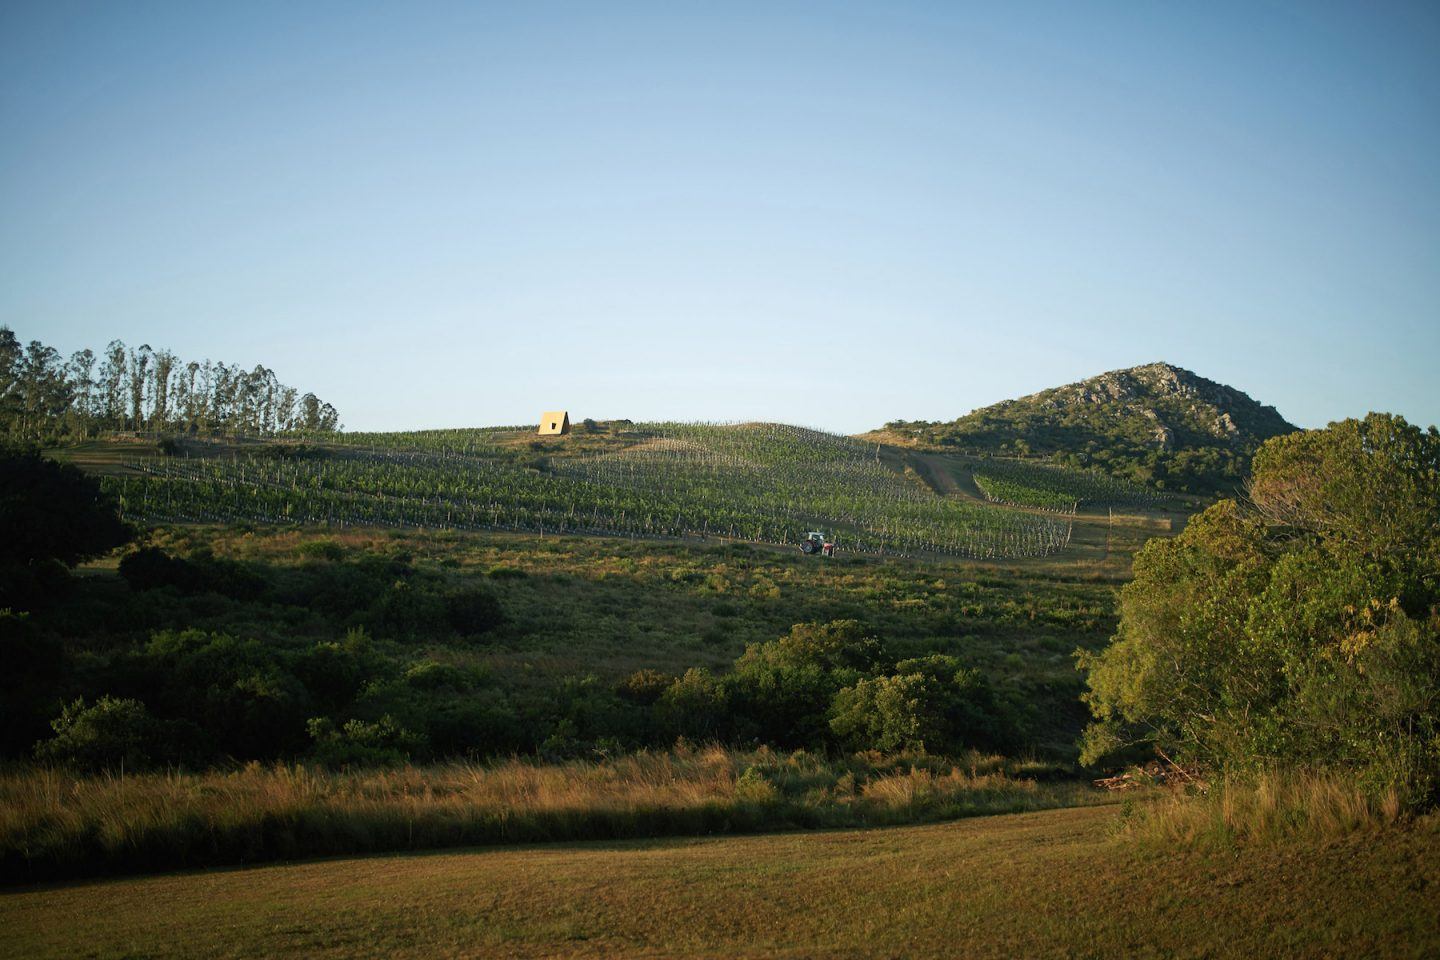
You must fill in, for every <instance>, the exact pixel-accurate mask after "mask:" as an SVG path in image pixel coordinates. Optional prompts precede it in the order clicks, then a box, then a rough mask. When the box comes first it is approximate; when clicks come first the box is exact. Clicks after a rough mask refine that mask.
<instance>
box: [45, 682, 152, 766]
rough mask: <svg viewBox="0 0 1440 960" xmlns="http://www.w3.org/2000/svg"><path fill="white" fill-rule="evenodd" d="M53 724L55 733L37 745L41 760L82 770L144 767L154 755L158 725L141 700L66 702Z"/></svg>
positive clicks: (101, 699) (103, 699)
mask: <svg viewBox="0 0 1440 960" xmlns="http://www.w3.org/2000/svg"><path fill="white" fill-rule="evenodd" d="M51 727H52V728H53V729H54V731H55V736H54V737H52V738H51V739H49V740H44V741H41V742H40V743H38V744H36V745H35V756H36V758H37V759H39V760H43V761H48V762H51V763H61V764H65V765H68V766H73V767H77V768H79V769H82V770H91V771H95V770H120V769H125V770H141V769H144V768H145V767H147V766H149V765H150V764H151V763H152V761H153V760H154V759H155V758H154V756H153V755H152V752H151V751H152V750H154V748H155V747H154V743H155V740H156V733H157V725H156V723H155V720H154V718H152V717H151V716H150V713H149V711H147V710H146V709H145V704H143V703H141V702H140V701H138V700H122V699H116V698H114V697H101V698H100V699H99V700H97V701H96V702H95V703H94V704H92V705H89V706H87V705H86V704H85V701H84V700H83V699H80V700H76V701H74V702H73V703H70V704H67V705H66V706H65V708H64V709H63V710H62V711H61V712H60V716H58V717H56V718H55V720H54V722H53V723H52V724H51Z"/></svg>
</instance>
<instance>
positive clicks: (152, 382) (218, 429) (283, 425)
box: [0, 327, 340, 442]
mask: <svg viewBox="0 0 1440 960" xmlns="http://www.w3.org/2000/svg"><path fill="white" fill-rule="evenodd" d="M338 429H340V414H339V412H338V411H336V409H335V408H334V407H333V406H331V405H330V404H329V403H326V402H324V401H323V400H321V399H320V398H319V397H317V396H315V394H313V393H304V394H301V393H300V391H299V390H298V389H296V388H295V387H291V386H286V385H285V384H283V383H281V382H280V380H279V378H278V377H276V376H275V372H274V371H273V370H271V369H269V368H268V367H265V366H264V365H261V364H257V365H256V366H255V368H254V369H251V370H246V369H245V368H244V367H242V366H240V365H239V364H227V363H223V362H215V361H211V360H204V361H197V360H190V361H186V360H184V359H182V358H181V357H178V356H176V355H175V354H174V353H171V352H170V351H169V350H155V349H152V348H151V347H150V345H149V344H142V345H141V346H139V347H135V348H130V347H127V346H126V345H125V344H124V343H122V342H121V341H119V340H112V341H111V342H110V343H109V345H108V346H106V348H105V350H104V351H103V352H102V353H100V354H96V353H95V352H94V351H93V350H90V349H88V348H87V349H84V350H78V351H76V352H75V353H73V354H71V355H70V358H69V359H68V360H67V359H66V358H65V357H64V356H63V355H62V354H61V353H60V352H59V351H58V350H56V349H55V348H54V347H49V346H46V345H45V344H44V343H41V342H40V341H39V340H31V341H30V342H29V344H27V345H23V346H22V345H21V343H20V340H19V338H18V337H16V336H15V332H14V331H13V330H11V329H10V328H9V327H0V435H4V436H6V437H9V438H11V439H15V440H20V441H24V442H41V441H51V440H58V439H66V438H72V439H78V438H86V437H93V436H97V435H99V434H102V433H106V432H113V431H135V432H146V433H157V434H158V433H185V434H194V435H212V434H217V433H227V434H249V435H269V434H275V433H287V432H291V431H318V432H333V431H336V430H338Z"/></svg>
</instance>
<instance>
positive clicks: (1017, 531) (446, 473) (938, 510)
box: [105, 423, 1071, 558]
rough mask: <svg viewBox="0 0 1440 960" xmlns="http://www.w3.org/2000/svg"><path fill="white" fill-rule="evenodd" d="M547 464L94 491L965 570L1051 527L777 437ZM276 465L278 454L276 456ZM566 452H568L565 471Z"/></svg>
mask: <svg viewBox="0 0 1440 960" xmlns="http://www.w3.org/2000/svg"><path fill="white" fill-rule="evenodd" d="M576 439H578V440H581V441H582V442H581V443H578V444H576V445H574V446H573V447H570V448H566V449H564V450H555V449H549V448H546V447H545V446H544V445H543V444H538V443H534V442H526V441H525V439H524V434H522V433H520V432H518V431H516V430H514V429H496V430H469V431H464V430H454V431H449V430H447V431H425V432H422V433H408V434H364V435H343V434H342V435H340V436H339V437H333V438H328V439H327V440H326V441H325V443H324V444H323V445H318V446H314V447H305V448H301V449H300V452H299V453H296V454H293V455H285V456H277V455H273V453H272V452H271V450H269V449H267V448H266V447H263V446H262V447H260V448H259V449H258V451H256V452H252V453H249V454H237V455H236V456H231V457H184V456H172V457H163V458H159V457H157V458H147V459H143V460H137V461H134V462H132V463H130V464H129V466H130V467H131V468H132V470H133V471H134V472H133V473H132V474H130V475H125V476H114V477H107V478H105V482H106V484H107V485H108V486H109V488H110V489H111V491H112V492H113V493H115V494H116V495H117V496H118V497H119V498H120V501H121V505H122V509H123V510H124V512H125V513H126V515H127V516H130V517H133V518H137V519H142V520H147V521H161V522H177V521H178V522H233V521H249V522H262V523H305V524H328V525H335V526H392V527H424V528H433V529H461V530H474V529H492V530H513V531H522V532H530V533H537V534H542V535H543V534H552V533H553V534H594V535H619V536H632V537H719V538H730V539H739V540H747V541H752V542H758V543H772V544H787V543H793V542H795V539H796V537H797V536H799V535H801V534H802V533H803V532H804V531H805V530H809V529H817V528H818V529H824V530H826V531H828V532H830V533H832V534H834V535H836V536H838V538H839V542H840V544H841V547H842V549H844V550H846V551H851V552H858V553H868V554H900V555H909V554H938V555H947V556H960V557H968V558H1008V557H1033V556H1046V555H1049V554H1052V553H1055V552H1056V551H1058V550H1061V549H1063V548H1064V547H1065V546H1066V545H1067V544H1068V543H1069V539H1070V532H1071V518H1070V517H1069V516H1068V515H1061V516H1054V517H1048V516H1040V515H1036V514H1033V513H1028V512H1023V511H1017V510H1009V509H1005V508H1004V507H1001V506H993V505H986V504H978V503H974V502H965V501H962V500H958V499H953V498H944V497H941V496H938V495H936V494H934V493H933V492H931V491H930V490H928V489H926V488H925V487H923V486H921V485H920V484H918V483H915V482H912V481H911V480H908V479H907V478H905V477H904V476H902V475H900V474H898V473H896V472H895V471H893V470H891V469H890V468H888V467H886V466H885V465H884V464H882V463H881V462H880V461H879V460H878V459H877V457H876V452H875V448H874V447H872V446H869V445H867V444H862V443H860V442H858V441H855V440H851V439H849V438H846V437H840V436H835V435H832V434H827V433H822V432H819V431H815V430H807V429H803V428H799V427H790V426H785V425H780V424H734V425H712V424H681V423H656V424H640V425H629V428H628V429H627V430H626V431H625V432H624V433H623V434H622V435H618V436H613V437H610V438H608V439H607V440H606V442H604V443H594V444H590V445H588V446H587V445H586V444H585V443H584V442H583V441H584V438H583V437H580V438H576ZM275 449H279V448H275ZM571 451H578V452H579V455H573V453H572V452H571Z"/></svg>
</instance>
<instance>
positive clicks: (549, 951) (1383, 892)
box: [0, 806, 1440, 958]
mask: <svg viewBox="0 0 1440 960" xmlns="http://www.w3.org/2000/svg"><path fill="white" fill-rule="evenodd" d="M1118 816H1119V811H1118V808H1116V807H1114V806H1109V807H1091V808H1078V809H1067V810H1051V811H1046V812H1041V813H1032V814H1018V815H1013V816H998V817H985V818H978V819H972V820H964V821H959V822H954V823H948V824H941V825H930V826H922V827H902V828H891V829H877V830H863V831H837V832H822V833H790V834H783V835H771V836H750V837H726V838H707V839H698V840H697V839H682V840H666V841H658V842H657V841H645V842H630V843H586V844H573V845H553V846H531V847H523V848H510V849H499V850H494V849H491V850H472V851H464V852H452V853H437V854H428V855H418V856H398V857H396V856H389V857H383V856H377V857H367V858H359V859H346V860H328V861H321V862H310V863H301V864H290V865H280V866H267V867H258V868H253V869H237V870H222V871H215V872H205V873H188V874H174V875H167V876H159V877H148V878H139V879H125V880H114V881H102V882H90V883H81V884H74V885H66V886H57V887H48V888H38V889H26V890H11V891H7V892H4V893H0V930H3V935H0V953H3V954H4V955H5V956H13V957H34V958H38V957H201V956H204V957H212V956H224V957H271V956H286V955H288V956H319V957H437V956H475V957H491V956H493V957H530V956H581V957H589V956H649V957H661V956H664V957H669V956H711V957H733V956H780V957H820V956H836V957H960V956H965V957H1015V956H1028V957H1036V956H1097V957H1098V956H1186V957H1221V956H1232V957H1247V958H1249V957H1277V956H1367V957H1373V956H1397V957H1405V956H1409V957H1424V956H1430V957H1434V956H1437V955H1440V829H1437V827H1436V826H1435V824H1434V823H1433V821H1432V822H1430V823H1422V824H1421V825H1420V826H1417V827H1411V828H1407V829H1392V830H1390V831H1387V832H1384V833H1381V834H1372V835H1369V836H1365V835H1358V836H1352V837H1349V838H1346V839H1343V840H1338V841H1337V840H1330V841H1324V842H1303V843H1297V844H1291V845H1282V846H1274V847H1260V848H1255V849H1250V850H1247V851H1245V852H1243V853H1240V854H1237V853H1233V852H1210V853H1202V852H1197V851H1184V852H1163V851H1155V850H1153V849H1152V850H1148V851H1147V850H1144V849H1140V848H1137V847H1136V846H1135V845H1134V844H1132V843H1129V842H1126V841H1123V840H1120V839H1117V838H1116V837H1115V836H1114V834H1113V828H1114V825H1115V823H1116V820H1117V817H1118Z"/></svg>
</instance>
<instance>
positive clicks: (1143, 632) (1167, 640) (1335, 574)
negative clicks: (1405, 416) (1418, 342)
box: [1080, 414, 1440, 800]
mask: <svg viewBox="0 0 1440 960" xmlns="http://www.w3.org/2000/svg"><path fill="white" fill-rule="evenodd" d="M1253 490H1254V507H1253V508H1242V507H1241V506H1239V505H1237V504H1235V503H1233V502H1230V501H1224V502H1221V503H1219V504H1217V505H1216V506H1214V507H1211V508H1210V509H1209V510H1207V511H1206V512H1205V513H1203V514H1201V515H1200V516H1198V517H1196V518H1195V519H1194V520H1192V522H1191V523H1190V525H1189V526H1188V527H1187V528H1186V530H1185V531H1184V533H1183V534H1181V535H1180V536H1179V537H1177V538H1175V539H1174V540H1170V541H1162V540H1152V541H1151V542H1150V543H1149V544H1148V545H1147V546H1146V547H1145V549H1144V550H1142V551H1141V553H1140V555H1139V556H1138V557H1137V558H1136V562H1135V579H1134V581H1133V582H1132V583H1130V584H1129V585H1127V586H1126V587H1125V589H1124V591H1123V592H1122V595H1121V606H1120V628H1119V632H1118V634H1117V636H1116V638H1115V642H1114V644H1113V645H1112V646H1111V647H1110V648H1108V649H1107V650H1105V651H1104V652H1102V653H1099V654H1087V655H1082V656H1081V658H1080V662H1081V667H1082V669H1084V670H1085V671H1086V673H1087V681H1088V684H1089V688H1090V689H1089V693H1088V694H1087V700H1088V701H1089V703H1090V704H1091V707H1092V709H1093V710H1094V712H1095V715H1096V718H1097V727H1096V728H1095V729H1093V730H1092V731H1091V732H1090V733H1089V734H1088V735H1087V737H1086V741H1085V751H1084V759H1085V760H1086V761H1087V762H1092V761H1096V760H1099V759H1101V758H1102V757H1103V755H1104V753H1105V752H1107V751H1109V750H1110V749H1112V748H1114V747H1116V746H1117V745H1120V744H1124V743H1126V742H1129V741H1131V740H1134V739H1137V738H1138V739H1141V740H1144V741H1147V742H1153V743H1154V744H1156V745H1157V746H1159V747H1160V748H1161V749H1162V750H1164V751H1167V752H1172V753H1173V755H1174V756H1175V757H1176V758H1177V759H1179V760H1190V761H1195V762H1200V763H1203V764H1207V765H1210V766H1213V767H1216V768H1219V769H1223V770H1227V771H1239V770H1246V769H1251V770H1253V769H1259V768H1263V767H1268V766H1273V765H1276V764H1303V765H1309V766H1327V765H1335V766H1339V767H1344V768H1347V769H1350V770H1352V771H1355V772H1356V775H1357V776H1359V777H1360V778H1361V779H1362V780H1364V781H1366V782H1370V783H1372V784H1373V785H1374V786H1375V787H1376V788H1377V789H1380V788H1393V787H1395V786H1397V785H1398V786H1401V787H1403V788H1405V789H1406V790H1407V791H1408V792H1409V793H1410V795H1411V796H1412V798H1415V799H1418V800H1424V799H1426V798H1430V797H1433V796H1435V795H1436V793H1437V789H1440V585H1437V583H1436V580H1435V570H1436V569H1437V567H1436V562H1435V559H1436V557H1437V556H1440V554H1437V549H1440V436H1437V434H1436V433H1435V431H1434V430H1433V428H1432V430H1431V431H1429V432H1422V431H1420V430H1417V429H1415V428H1413V427H1411V426H1410V425H1408V424H1406V423H1405V421H1404V420H1402V419H1401V418H1399V417H1389V416H1384V415H1379V414H1371V415H1370V416H1369V417H1367V418H1366V419H1365V420H1364V421H1353V420H1350V421H1345V422H1343V423H1339V424H1332V425H1331V426H1330V427H1329V428H1327V429H1326V430H1323V431H1315V432H1312V433H1307V434H1302V435H1297V436H1291V437H1284V438H1280V439H1277V440H1273V441H1271V442H1270V443H1269V444H1267V446H1266V447H1265V448H1264V449H1263V450H1262V451H1261V453H1260V454H1259V455H1258V456H1257V457H1256V474H1255V479H1254V483H1253Z"/></svg>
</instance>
